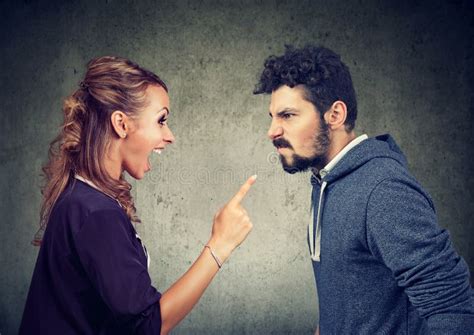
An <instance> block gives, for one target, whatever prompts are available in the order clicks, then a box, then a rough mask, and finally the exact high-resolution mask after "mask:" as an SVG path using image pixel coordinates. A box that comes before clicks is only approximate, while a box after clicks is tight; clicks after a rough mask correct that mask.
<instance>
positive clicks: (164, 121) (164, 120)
mask: <svg viewBox="0 0 474 335" xmlns="http://www.w3.org/2000/svg"><path fill="white" fill-rule="evenodd" d="M166 121H168V119H159V120H158V123H159V124H160V125H162V126H164V125H165V124H166Z"/></svg>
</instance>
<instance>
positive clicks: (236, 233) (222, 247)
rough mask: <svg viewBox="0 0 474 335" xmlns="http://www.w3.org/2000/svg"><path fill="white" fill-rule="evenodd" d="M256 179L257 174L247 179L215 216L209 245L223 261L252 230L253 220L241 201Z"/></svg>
mask: <svg viewBox="0 0 474 335" xmlns="http://www.w3.org/2000/svg"><path fill="white" fill-rule="evenodd" d="M256 179H257V176H256V175H254V176H252V177H250V178H249V179H247V181H246V182H245V183H244V184H243V185H242V187H241V188H240V190H239V191H238V192H237V193H236V194H235V195H234V197H233V198H232V199H231V200H230V201H229V202H228V203H227V204H226V205H224V207H222V208H221V209H220V210H219V211H218V212H217V213H216V215H215V216H214V224H213V226H212V235H211V239H210V240H209V243H208V245H209V246H210V247H211V248H212V249H213V250H214V252H215V253H216V254H217V256H218V257H219V259H220V260H221V261H223V262H224V261H225V260H226V259H227V258H228V257H229V256H230V254H231V253H232V251H233V250H234V249H235V248H237V247H238V246H239V245H240V243H242V242H243V241H244V240H245V238H246V237H247V235H248V234H249V233H250V230H252V222H250V218H249V216H248V214H247V211H246V210H245V208H243V207H242V205H241V202H242V200H243V199H244V197H245V195H246V194H247V192H248V191H249V190H250V187H251V186H252V185H253V184H254V183H255V180H256Z"/></svg>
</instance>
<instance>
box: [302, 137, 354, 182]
mask: <svg viewBox="0 0 474 335" xmlns="http://www.w3.org/2000/svg"><path fill="white" fill-rule="evenodd" d="M355 138H356V134H355V132H354V131H353V130H352V131H351V132H349V133H348V132H346V131H345V130H344V131H342V132H337V133H331V134H330V135H329V141H330V144H329V148H328V152H327V155H326V159H325V160H324V162H321V166H315V167H313V168H312V169H311V170H312V172H313V174H318V172H319V171H320V170H321V169H323V168H324V167H325V166H326V165H327V164H328V163H329V162H330V161H331V160H332V159H333V158H334V157H336V155H337V154H338V153H339V152H341V150H342V149H344V148H345V147H346V145H348V144H349V143H350V142H351V141H353V140H354V139H355Z"/></svg>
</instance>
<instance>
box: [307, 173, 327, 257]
mask: <svg viewBox="0 0 474 335" xmlns="http://www.w3.org/2000/svg"><path fill="white" fill-rule="evenodd" d="M326 185H327V182H325V181H323V182H322V184H321V190H320V192H319V201H318V211H317V213H316V227H315V226H314V219H315V217H314V206H313V204H311V221H310V224H309V226H308V234H310V235H309V236H310V239H309V248H310V253H311V259H312V260H313V261H316V262H319V261H320V260H321V217H322V213H323V205H324V190H325V189H326Z"/></svg>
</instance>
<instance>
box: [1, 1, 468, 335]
mask: <svg viewBox="0 0 474 335" xmlns="http://www.w3.org/2000/svg"><path fill="white" fill-rule="evenodd" d="M328 3H329V2H328V1H298V2H293V1H287V2H278V1H255V3H254V2H252V1H232V2H231V1H228V2H224V1H222V2H220V1H177V2H166V3H162V2H155V1H115V0H108V1H105V0H102V1H90V2H84V1H69V2H68V3H62V2H61V1H57V2H51V1H35V0H29V1H21V2H18V3H15V1H2V3H1V4H0V18H1V20H0V21H1V23H0V25H1V26H0V28H1V29H0V36H1V40H0V43H1V47H2V52H1V56H0V68H1V73H0V111H1V122H0V194H1V202H0V217H1V218H2V222H1V223H0V236H1V242H0V269H1V272H0V333H1V334H2V335H6V334H15V333H16V331H17V327H18V325H19V322H20V318H21V315H22V311H23V306H24V301H25V298H26V294H27V290H28V287H29V282H30V279H31V274H32V271H33V268H34V264H35V260H36V256H37V251H38V250H37V249H36V248H34V247H32V246H30V244H29V243H30V240H31V238H32V236H33V233H34V232H35V230H36V227H37V224H38V222H37V221H38V212H39V207H40V193H39V184H40V181H41V179H40V177H39V175H40V167H41V165H42V164H43V163H44V161H45V158H46V152H47V148H48V143H49V141H50V140H52V138H53V137H54V135H55V134H56V132H57V128H58V125H59V124H60V122H61V113H60V108H61V104H62V99H63V98H64V97H65V96H66V95H68V94H69V93H70V92H71V91H72V90H74V88H75V87H76V85H77V83H78V82H79V81H80V79H81V76H82V75H83V73H84V68H85V63H86V62H87V61H88V60H89V59H91V58H92V57H96V56H99V55H104V54H113V55H122V56H125V57H129V58H131V59H133V60H135V61H136V62H138V63H139V64H141V65H143V66H145V67H148V68H150V69H151V70H153V71H155V72H157V73H158V74H159V75H160V76H161V77H162V78H163V79H164V80H165V81H166V82H167V84H168V85H169V87H170V96H171V107H172V115H171V118H170V125H171V127H172V129H173V130H174V133H175V135H176V137H177V143H176V144H175V145H173V146H171V147H170V150H167V151H166V152H165V153H164V155H162V156H161V157H160V158H159V161H158V159H154V162H153V163H154V164H153V165H154V166H155V168H154V169H153V171H152V172H150V173H149V174H148V175H147V177H146V178H145V179H144V180H142V181H139V182H133V187H134V191H133V192H134V195H135V199H136V203H137V206H138V210H139V214H140V216H141V218H142V220H143V222H144V223H143V224H142V225H141V226H140V227H139V231H140V233H141V235H142V236H143V238H144V240H145V242H146V243H147V246H148V249H149V250H150V253H151V255H152V264H151V276H152V278H153V280H154V283H155V285H156V286H157V287H158V289H160V290H165V289H166V288H167V287H169V285H170V284H171V283H173V281H174V280H176V279H177V278H178V277H179V276H180V275H181V274H182V273H183V272H184V271H185V270H186V269H187V268H188V267H189V266H190V264H191V262H192V261H193V260H194V259H195V258H196V256H197V255H198V254H199V252H200V251H201V249H202V246H203V243H204V242H206V241H207V238H208V236H209V233H210V227H211V221H212V216H213V214H214V212H215V211H216V210H217V208H218V207H219V206H221V205H222V204H223V203H224V202H225V201H227V199H228V198H229V197H230V196H231V195H232V194H233V193H234V192H235V191H236V190H237V189H238V187H239V185H240V183H241V182H243V181H244V180H245V178H246V177H247V176H249V175H251V174H253V173H254V172H257V173H258V175H259V179H258V182H257V184H256V185H255V187H254V188H253V189H252V191H251V193H250V194H249V196H248V199H246V202H245V205H246V206H247V209H248V211H249V213H250V215H251V217H252V219H253V222H254V226H255V228H254V231H253V232H252V234H251V236H250V237H249V238H248V240H247V242H245V243H244V244H243V245H242V246H241V247H240V248H239V250H238V251H237V252H235V254H234V255H233V257H232V258H231V259H230V261H229V262H228V263H227V264H226V265H225V266H224V268H223V269H222V271H221V272H220V273H219V274H218V276H217V278H216V279H215V280H214V282H213V283H212V284H211V286H210V288H209V289H208V291H207V292H206V293H205V295H204V297H203V298H202V299H201V301H200V303H199V304H198V306H197V307H196V308H195V310H194V311H193V312H192V313H191V314H190V315H189V316H188V318H187V319H186V320H184V321H183V322H182V324H181V325H180V326H179V327H178V328H177V329H176V330H175V332H174V333H175V334H290V333H293V334H311V333H312V328H313V326H314V325H315V323H316V322H317V318H318V308H317V301H316V291H315V288H314V285H313V274H312V270H311V264H310V260H309V256H308V251H307V246H306V224H307V222H308V214H307V212H308V205H309V192H310V187H309V183H308V175H298V176H288V175H285V174H284V173H283V172H282V169H281V167H280V164H279V163H278V162H277V159H276V156H275V155H274V153H273V148H272V145H271V143H270V142H269V141H268V140H267V138H266V130H267V127H268V126H269V123H270V120H269V118H268V115H267V113H268V102H269V98H268V97H261V96H258V97H255V96H253V95H252V94H251V92H252V89H253V87H254V84H255V82H256V78H257V74H258V73H259V71H260V70H261V68H262V63H263V60H264V59H265V58H266V57H267V56H268V55H269V54H272V53H281V52H282V51H283V45H284V44H285V43H291V44H295V45H297V46H302V45H304V44H305V43H307V42H313V43H320V44H323V45H326V46H328V47H330V48H332V49H334V50H335V51H336V52H338V53H340V54H341V55H342V57H343V59H344V60H345V62H346V63H347V64H348V66H349V67H350V69H351V72H352V74H353V79H354V82H355V86H356V90H357V93H358V100H359V106H360V108H359V110H360V118H359V121H358V126H357V131H358V132H359V133H360V132H367V133H368V134H369V135H376V134H380V133H385V132H390V133H391V134H392V135H393V136H394V137H395V139H396V140H397V141H398V143H399V144H400V146H401V147H402V149H403V150H404V151H405V153H406V155H407V157H408V159H409V161H410V166H411V170H412V172H413V173H414V174H415V175H416V176H417V177H418V178H419V180H420V181H421V183H422V184H423V185H424V186H425V188H426V189H427V190H428V191H429V192H430V193H431V195H432V196H433V198H434V202H435V204H436V206H437V213H438V217H439V221H440V225H441V226H443V227H446V228H447V229H448V230H449V231H450V233H451V237H452V240H453V241H454V245H455V247H456V249H457V250H458V251H459V253H460V254H461V255H462V256H463V257H464V258H465V259H466V261H467V262H468V263H469V265H470V268H471V270H473V269H474V249H473V248H474V247H473V233H474V226H473V219H472V218H473V217H474V206H473V203H474V192H473V188H474V179H473V173H474V165H473V164H474V163H473V161H474V160H473V159H472V155H473V153H474V151H473V149H472V148H473V144H474V143H473V142H474V140H473V136H472V135H473V130H474V125H473V116H472V113H473V112H474V104H473V101H474V100H473V97H474V96H473V93H472V92H473V88H474V87H473V86H474V64H473V63H474V58H473V56H474V52H473V45H474V39H473V34H474V23H473V22H474V15H473V7H472V3H471V4H470V3H469V2H467V1H407V2H406V3H410V5H400V4H396V3H397V1H365V2H363V4H361V2H359V1H357V2H356V1H353V2H348V1H336V2H331V4H328Z"/></svg>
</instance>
